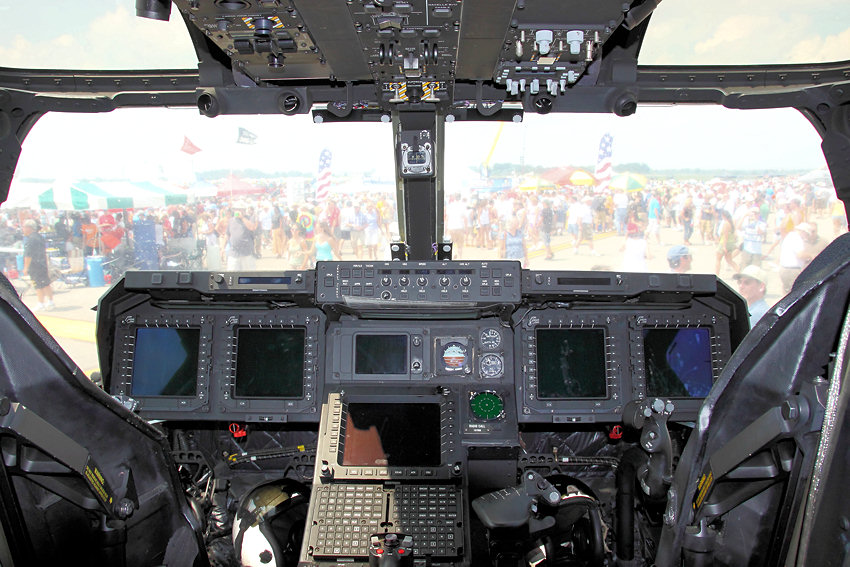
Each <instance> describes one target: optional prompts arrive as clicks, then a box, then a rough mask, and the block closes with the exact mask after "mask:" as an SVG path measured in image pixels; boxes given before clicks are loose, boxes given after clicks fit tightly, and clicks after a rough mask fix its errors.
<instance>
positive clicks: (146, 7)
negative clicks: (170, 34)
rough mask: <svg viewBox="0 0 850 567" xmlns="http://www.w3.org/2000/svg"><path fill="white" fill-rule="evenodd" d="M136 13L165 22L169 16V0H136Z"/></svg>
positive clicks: (142, 16) (141, 16)
mask: <svg viewBox="0 0 850 567" xmlns="http://www.w3.org/2000/svg"><path fill="white" fill-rule="evenodd" d="M136 15H137V16H139V17H140V18H150V19H151V20H162V21H163V22H167V21H168V18H169V17H170V16H171V0H136Z"/></svg>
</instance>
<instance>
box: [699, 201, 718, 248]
mask: <svg viewBox="0 0 850 567" xmlns="http://www.w3.org/2000/svg"><path fill="white" fill-rule="evenodd" d="M714 217H715V210H714V204H713V203H712V202H711V200H710V199H707V198H706V199H703V202H702V205H700V209H699V232H700V236H702V243H703V244H708V243H709V242H714Z"/></svg>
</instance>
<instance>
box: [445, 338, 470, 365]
mask: <svg viewBox="0 0 850 567" xmlns="http://www.w3.org/2000/svg"><path fill="white" fill-rule="evenodd" d="M441 356H442V357H443V368H445V369H446V370H448V371H449V372H460V371H461V370H463V368H464V366H465V365H466V357H467V351H466V345H464V344H461V343H459V342H456V341H453V342H450V343H448V344H445V345H443V352H442V354H441Z"/></svg>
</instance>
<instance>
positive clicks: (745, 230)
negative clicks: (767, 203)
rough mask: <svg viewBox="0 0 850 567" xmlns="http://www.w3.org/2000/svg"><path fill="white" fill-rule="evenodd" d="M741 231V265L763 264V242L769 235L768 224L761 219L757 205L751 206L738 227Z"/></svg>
mask: <svg viewBox="0 0 850 567" xmlns="http://www.w3.org/2000/svg"><path fill="white" fill-rule="evenodd" d="M738 229H739V232H740V233H741V240H742V242H741V265H743V266H747V265H750V264H752V265H754V266H761V259H762V243H763V242H764V239H765V236H766V235H767V224H766V223H765V222H764V221H762V220H761V215H760V214H759V210H758V208H756V207H751V208H750V210H749V211H748V212H747V214H746V216H745V217H744V218H743V219H742V220H741V224H740V225H739V227H738Z"/></svg>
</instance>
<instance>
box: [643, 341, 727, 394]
mask: <svg viewBox="0 0 850 567" xmlns="http://www.w3.org/2000/svg"><path fill="white" fill-rule="evenodd" d="M643 352H644V357H645V360H646V392H647V395H649V396H662V397H671V398H675V397H679V398H704V397H705V396H707V395H708V392H709V390H711V386H712V383H713V373H712V365H711V333H710V332H709V330H708V329H705V328H689V329H645V330H644V331H643Z"/></svg>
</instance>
